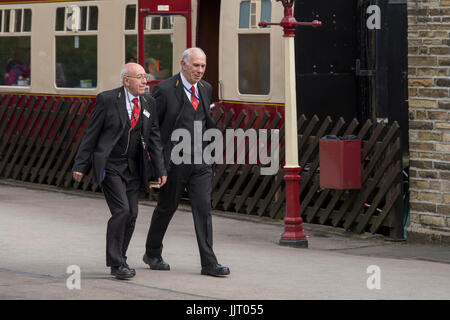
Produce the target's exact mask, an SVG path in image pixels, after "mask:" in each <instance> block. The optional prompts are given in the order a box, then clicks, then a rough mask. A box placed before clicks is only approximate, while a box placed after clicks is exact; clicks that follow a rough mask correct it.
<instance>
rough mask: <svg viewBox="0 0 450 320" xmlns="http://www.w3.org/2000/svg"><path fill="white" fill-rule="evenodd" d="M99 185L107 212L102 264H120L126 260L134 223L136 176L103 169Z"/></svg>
mask: <svg viewBox="0 0 450 320" xmlns="http://www.w3.org/2000/svg"><path fill="white" fill-rule="evenodd" d="M126 170H128V169H126ZM102 189H103V194H104V195H105V199H106V203H107V204H108V207H109V210H110V212H111V218H110V219H109V221H108V227H107V231H106V265H107V266H108V267H112V266H120V265H123V264H125V263H126V261H127V257H126V252H127V249H128V245H129V244H130V240H131V237H132V235H133V232H134V228H135V225H136V218H137V215H138V200H139V189H140V179H139V176H137V177H132V178H130V179H126V178H124V177H123V176H122V175H120V174H119V173H118V172H116V171H114V170H111V171H110V170H107V171H106V174H105V179H104V180H103V182H102Z"/></svg>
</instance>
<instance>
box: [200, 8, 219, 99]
mask: <svg viewBox="0 0 450 320" xmlns="http://www.w3.org/2000/svg"><path fill="white" fill-rule="evenodd" d="M197 12H198V16H197V37H196V39H197V41H196V46H197V47H200V48H202V49H203V51H205V53H206V56H207V67H206V72H205V76H204V79H205V81H208V82H209V83H211V85H212V87H213V92H212V101H217V100H218V91H219V85H218V84H219V22H220V0H199V1H198V10H197Z"/></svg>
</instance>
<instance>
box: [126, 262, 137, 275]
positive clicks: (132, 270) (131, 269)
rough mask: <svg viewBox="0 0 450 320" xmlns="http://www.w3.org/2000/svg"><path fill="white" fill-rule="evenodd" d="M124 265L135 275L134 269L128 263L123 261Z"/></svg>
mask: <svg viewBox="0 0 450 320" xmlns="http://www.w3.org/2000/svg"><path fill="white" fill-rule="evenodd" d="M124 266H125V267H127V268H128V269H129V270H130V271H131V273H132V274H133V276H135V275H136V270H135V269H134V268H131V267H130V266H129V265H128V263H125V264H124Z"/></svg>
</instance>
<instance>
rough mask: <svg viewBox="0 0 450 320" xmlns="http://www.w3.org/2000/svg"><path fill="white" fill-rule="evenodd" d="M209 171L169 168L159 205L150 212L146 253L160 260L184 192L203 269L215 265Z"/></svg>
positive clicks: (196, 167)
mask: <svg viewBox="0 0 450 320" xmlns="http://www.w3.org/2000/svg"><path fill="white" fill-rule="evenodd" d="M211 179H212V168H211V166H210V165H206V164H198V165H197V164H180V165H172V167H171V168H170V171H169V173H168V177H167V183H166V184H165V185H164V186H163V187H162V188H161V190H160V192H159V195H158V204H157V206H156V208H155V211H154V212H153V216H152V221H151V223H150V228H149V232H148V235H147V242H146V254H147V255H148V256H150V257H160V256H161V253H162V248H163V244H162V241H163V238H164V235H165V233H166V231H167V227H168V225H169V222H170V220H171V219H172V217H173V214H174V213H175V211H176V210H177V208H178V204H179V202H180V199H181V196H182V194H183V192H184V189H185V188H187V190H188V194H189V199H190V201H191V207H192V215H193V219H194V227H195V233H196V236H197V244H198V248H199V251H200V262H201V265H202V267H204V266H208V265H213V264H216V263H217V259H216V256H215V254H214V251H213V234H212V218H211Z"/></svg>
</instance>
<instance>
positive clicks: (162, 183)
mask: <svg viewBox="0 0 450 320" xmlns="http://www.w3.org/2000/svg"><path fill="white" fill-rule="evenodd" d="M166 182H167V176H162V177H159V178H158V183H159V187H162V186H163V185H165V184H166Z"/></svg>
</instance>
